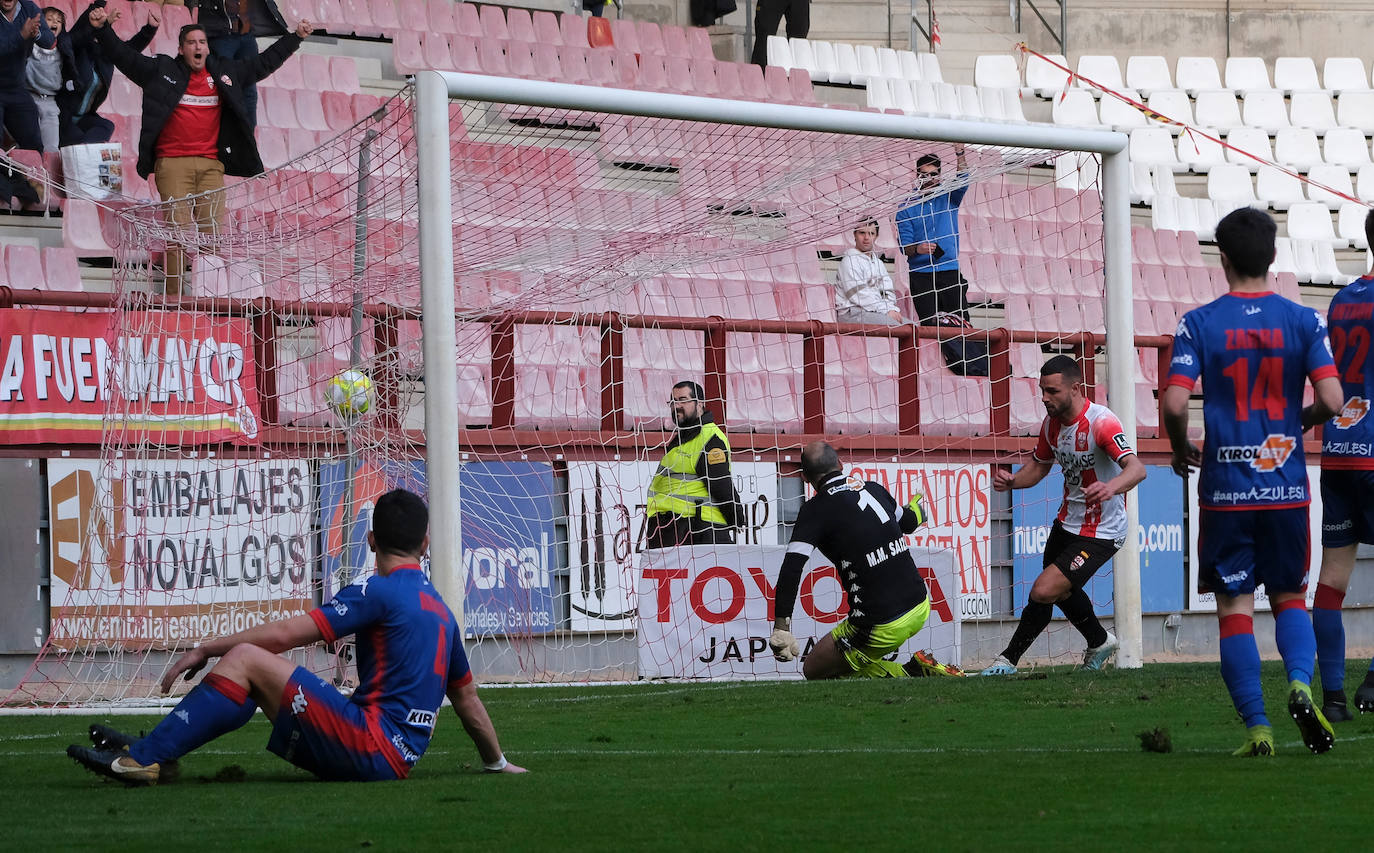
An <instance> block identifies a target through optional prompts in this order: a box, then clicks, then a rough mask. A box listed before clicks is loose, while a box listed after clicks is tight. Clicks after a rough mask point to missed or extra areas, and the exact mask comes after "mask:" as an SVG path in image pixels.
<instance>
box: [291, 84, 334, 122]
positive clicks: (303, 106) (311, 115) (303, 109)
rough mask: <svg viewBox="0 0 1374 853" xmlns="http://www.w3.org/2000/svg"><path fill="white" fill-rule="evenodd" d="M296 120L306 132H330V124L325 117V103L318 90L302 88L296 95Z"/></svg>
mask: <svg viewBox="0 0 1374 853" xmlns="http://www.w3.org/2000/svg"><path fill="white" fill-rule="evenodd" d="M294 98H295V102H296V104H295V105H296V119H297V121H299V122H300V125H301V127H303V128H304V129H306V130H314V131H325V130H329V122H328V120H327V119H326V118H325V115H324V102H323V101H322V100H321V99H320V93H319V90H318V89H313V88H300V89H297V90H296V91H295V93H294Z"/></svg>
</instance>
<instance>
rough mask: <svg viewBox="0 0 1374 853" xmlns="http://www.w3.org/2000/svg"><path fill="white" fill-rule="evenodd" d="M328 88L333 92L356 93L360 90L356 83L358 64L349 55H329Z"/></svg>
mask: <svg viewBox="0 0 1374 853" xmlns="http://www.w3.org/2000/svg"><path fill="white" fill-rule="evenodd" d="M325 79H328V80H329V81H330V84H329V88H330V89H331V90H332V91H335V92H343V93H345V94H348V95H356V94H357V93H358V92H360V91H362V88H361V87H360V86H359V84H358V64H357V62H355V61H354V60H353V57H351V56H331V57H329V73H328V76H327V77H326V78H325Z"/></svg>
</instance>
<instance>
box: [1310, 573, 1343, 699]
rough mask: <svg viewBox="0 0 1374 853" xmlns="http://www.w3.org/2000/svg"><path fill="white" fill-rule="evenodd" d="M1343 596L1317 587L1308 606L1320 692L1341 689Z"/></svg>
mask: <svg viewBox="0 0 1374 853" xmlns="http://www.w3.org/2000/svg"><path fill="white" fill-rule="evenodd" d="M1344 603H1345V593H1344V592H1341V591H1340V590H1338V589H1334V588H1332V587H1329V586H1327V585H1326V584H1321V583H1319V584H1317V596H1316V600H1315V601H1313V603H1312V631H1313V633H1314V634H1316V636H1317V669H1318V670H1320V671H1321V674H1322V690H1324V691H1328V692H1336V691H1338V690H1345V623H1344V622H1343V621H1342V620H1341V606H1342V605H1343V604H1344Z"/></svg>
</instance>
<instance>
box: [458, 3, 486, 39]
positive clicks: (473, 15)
mask: <svg viewBox="0 0 1374 853" xmlns="http://www.w3.org/2000/svg"><path fill="white" fill-rule="evenodd" d="M453 22H454V26H455V27H456V28H457V31H458V33H457V34H458V35H464V36H471V37H473V38H476V37H478V36H481V35H482V34H483V33H482V19H481V16H480V15H479V14H478V12H477V6H476V5H475V4H473V3H456V4H454V7H453Z"/></svg>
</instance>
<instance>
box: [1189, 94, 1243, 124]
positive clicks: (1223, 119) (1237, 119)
mask: <svg viewBox="0 0 1374 853" xmlns="http://www.w3.org/2000/svg"><path fill="white" fill-rule="evenodd" d="M1189 94H1192V95H1193V98H1194V99H1195V103H1194V104H1193V112H1194V114H1196V115H1197V116H1200V117H1201V118H1200V119H1199V120H1200V121H1205V122H1206V123H1207V124H1209V125H1211V126H1212V127H1215V128H1216V129H1217V130H1220V131H1222V132H1223V133H1226V132H1228V131H1230V130H1231V129H1232V128H1236V127H1240V126H1242V125H1244V124H1245V122H1244V121H1242V120H1241V116H1240V107H1239V106H1238V105H1237V104H1236V96H1235V94H1233V93H1232V92H1231V91H1230V90H1228V89H1203V90H1201V91H1198V92H1193V91H1192V90H1189Z"/></svg>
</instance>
